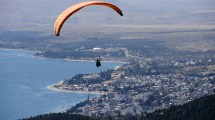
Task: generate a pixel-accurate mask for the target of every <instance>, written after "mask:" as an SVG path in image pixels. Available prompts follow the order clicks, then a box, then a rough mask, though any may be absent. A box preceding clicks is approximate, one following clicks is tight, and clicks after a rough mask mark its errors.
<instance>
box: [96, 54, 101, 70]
mask: <svg viewBox="0 0 215 120" xmlns="http://www.w3.org/2000/svg"><path fill="white" fill-rule="evenodd" d="M99 66H101V58H100V56H99V58H98V59H96V67H97V68H98V67H99Z"/></svg>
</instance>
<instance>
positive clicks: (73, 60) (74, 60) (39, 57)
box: [0, 48, 128, 64]
mask: <svg viewBox="0 0 215 120" xmlns="http://www.w3.org/2000/svg"><path fill="white" fill-rule="evenodd" d="M0 50H15V51H27V52H33V56H32V57H33V58H36V59H44V60H62V61H71V62H95V60H84V59H69V58H47V57H42V56H35V55H34V53H36V52H41V51H37V50H28V49H11V48H0ZM102 62H121V63H123V64H126V63H128V62H126V61H121V60H102Z"/></svg>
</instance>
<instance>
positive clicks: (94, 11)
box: [0, 0, 215, 30]
mask: <svg viewBox="0 0 215 120" xmlns="http://www.w3.org/2000/svg"><path fill="white" fill-rule="evenodd" d="M82 1H86V0H74V1H73V0H70V1H68V0H60V1H59V0H36V1H35V0H27V1H26V0H9V1H8V0H1V1H0V25H1V26H2V25H3V26H4V25H7V26H10V25H11V26H12V25H20V24H21V25H29V24H31V25H38V24H51V25H53V24H54V21H55V19H56V18H57V16H58V15H59V14H60V13H61V12H62V11H63V10H64V9H66V8H67V7H69V6H71V5H74V4H76V3H78V2H82ZM105 1H106V2H110V3H113V4H116V5H117V6H119V7H120V8H121V9H122V10H123V12H124V16H123V17H120V16H118V15H117V14H116V13H115V12H113V11H111V10H110V9H108V8H101V7H88V8H85V9H83V10H81V11H79V14H75V15H74V16H73V17H72V18H71V19H70V20H69V22H70V23H72V24H75V25H103V24H106V25H107V24H122V25H126V24H142V25H143V24H145V25H147V24H177V25H178V24H214V23H215V1H213V0H159V1H157V0H134V1H133V0H105ZM0 30H1V29H0Z"/></svg>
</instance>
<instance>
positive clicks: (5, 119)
mask: <svg viewBox="0 0 215 120" xmlns="http://www.w3.org/2000/svg"><path fill="white" fill-rule="evenodd" d="M33 54H34V52H30V51H22V50H0V96H1V97H0V120H15V119H20V118H24V117H29V116H35V115H39V114H45V113H50V112H63V111H65V110H66V109H68V108H69V107H71V106H72V105H75V104H76V103H78V102H80V101H83V100H85V99H86V98H87V96H88V94H83V93H73V92H59V91H53V90H49V89H47V86H49V85H51V84H55V83H58V82H60V81H62V80H64V79H66V78H71V77H72V76H74V75H76V74H80V73H98V72H100V71H105V70H107V69H112V68H114V67H115V66H120V65H122V63H121V62H102V67H101V68H96V66H95V63H94V62H86V61H85V62H83V61H65V60H53V59H39V58H36V57H34V56H33ZM90 97H91V98H92V97H99V95H96V94H91V95H90Z"/></svg>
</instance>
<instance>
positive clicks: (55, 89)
mask: <svg viewBox="0 0 215 120" xmlns="http://www.w3.org/2000/svg"><path fill="white" fill-rule="evenodd" d="M62 83H63V81H61V82H59V83H57V84H52V85H49V86H47V87H46V88H47V89H49V90H54V91H58V92H73V93H81V94H96V95H102V94H104V93H105V92H96V91H94V92H88V91H75V90H66V89H59V88H56V87H54V86H55V85H62Z"/></svg>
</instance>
